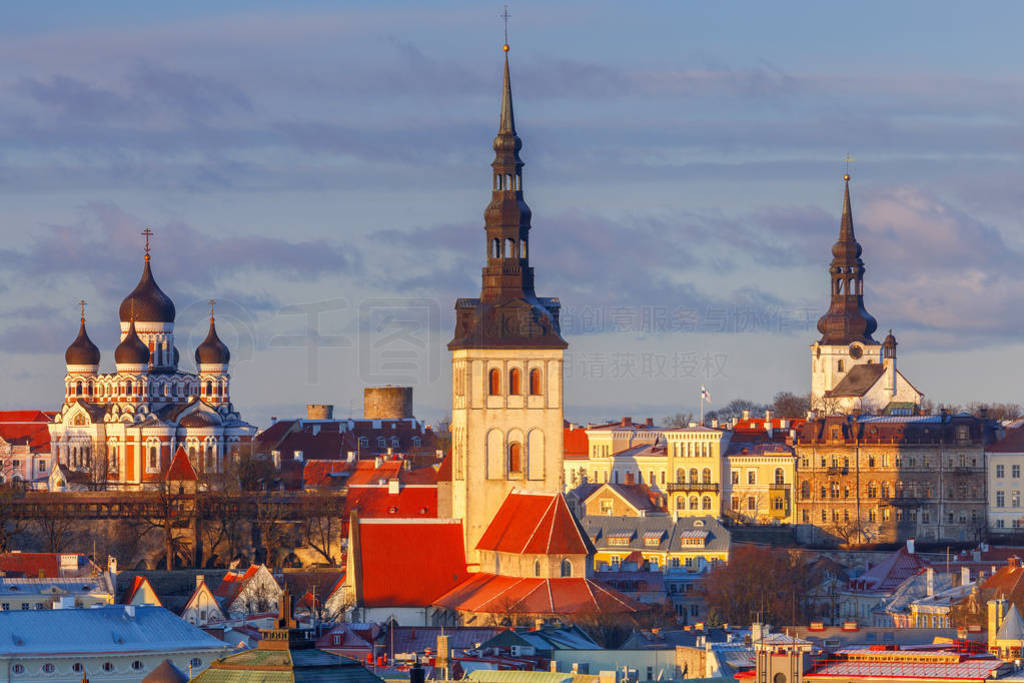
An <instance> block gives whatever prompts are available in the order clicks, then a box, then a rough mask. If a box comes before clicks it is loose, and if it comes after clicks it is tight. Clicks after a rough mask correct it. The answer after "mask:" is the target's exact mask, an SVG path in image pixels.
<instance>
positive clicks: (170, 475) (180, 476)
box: [164, 446, 199, 481]
mask: <svg viewBox="0 0 1024 683" xmlns="http://www.w3.org/2000/svg"><path fill="white" fill-rule="evenodd" d="M164 481H199V477H197V476H196V471H195V469H193V468H192V463H191V462H189V460H188V453H186V452H185V447H184V446H178V450H176V451H175V452H174V458H173V459H172V460H171V464H170V465H169V466H168V467H167V474H165V475H164Z"/></svg>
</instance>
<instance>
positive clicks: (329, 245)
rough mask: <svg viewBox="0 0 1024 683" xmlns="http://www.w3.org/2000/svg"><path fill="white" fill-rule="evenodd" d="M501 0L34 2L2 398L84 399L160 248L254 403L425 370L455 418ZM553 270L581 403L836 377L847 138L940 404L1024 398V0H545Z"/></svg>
mask: <svg viewBox="0 0 1024 683" xmlns="http://www.w3.org/2000/svg"><path fill="white" fill-rule="evenodd" d="M501 11H502V5H501V4H493V5H492V4H488V3H481V2H478V1H477V2H469V1H467V2H437V3H430V4H429V5H425V4H423V3H412V2H407V3H406V2H387V3H381V2H326V1H325V2H291V3H288V5H287V7H285V6H284V5H283V4H281V3H272V2H241V1H226V2H219V3H203V2H190V1H182V2H177V3H163V4H157V3H138V2H128V1H126V0H125V1H121V0H118V1H110V2H100V3H71V2H67V3H61V2H46V1H45V0H44V1H41V2H36V3H6V4H5V5H4V6H3V8H0V207H2V210H0V408H5V409H13V408H42V409H49V410H55V409H57V408H58V407H59V405H60V402H61V399H62V392H63V383H62V380H63V373H64V363H63V351H64V349H65V347H66V346H67V345H68V344H69V343H70V342H71V341H72V340H73V339H74V337H75V335H76V333H77V326H78V306H77V303H76V302H77V301H78V300H79V299H82V298H84V299H86V300H87V301H88V310H87V317H88V329H89V333H90V335H91V336H92V338H93V340H94V341H95V342H96V343H97V345H99V346H100V348H101V350H102V351H103V369H104V370H111V369H112V367H113V348H114V346H115V345H116V343H117V331H118V320H117V307H118V305H119V304H120V301H121V300H122V299H123V298H124V296H125V295H127V294H128V293H129V292H130V291H131V290H132V288H134V286H135V284H136V283H137V281H138V278H139V275H140V273H141V268H142V238H141V237H140V236H139V232H140V231H141V230H142V229H143V228H145V227H147V226H148V227H151V228H152V229H153V230H154V232H155V233H156V234H155V237H154V238H153V269H154V273H155V276H156V279H157V281H158V282H159V284H160V286H161V287H162V288H163V290H164V291H165V292H166V293H167V294H168V295H170V296H171V297H172V298H173V299H174V301H175V303H176V305H177V309H178V316H177V323H176V329H175V334H176V340H177V345H178V347H179V348H180V349H181V352H182V358H183V362H182V367H183V368H185V369H189V370H191V368H192V367H193V364H192V360H191V359H192V354H193V351H194V348H195V346H196V345H197V344H198V343H199V342H200V341H201V340H202V338H203V337H204V336H205V333H206V316H207V310H208V306H207V304H206V302H207V300H208V299H210V298H213V299H216V300H217V301H218V304H217V319H218V330H219V331H220V333H221V337H222V338H223V339H224V341H225V342H226V343H227V344H228V346H229V347H230V348H231V351H232V365H231V374H232V398H233V401H234V403H235V405H236V407H238V409H239V410H240V411H241V412H242V415H243V417H244V418H246V419H248V420H249V421H251V422H253V423H254V424H257V425H260V426H265V425H266V424H267V423H268V421H269V420H270V418H271V416H277V417H287V416H295V415H299V414H301V413H302V412H303V411H304V405H305V404H307V403H332V404H334V405H335V406H336V414H337V415H340V416H348V415H358V414H360V412H361V405H362V398H361V397H362V388H363V387H364V386H368V385H378V384H388V383H390V384H401V385H405V384H408V385H412V386H413V387H414V389H415V404H416V413H417V416H419V417H422V418H424V419H426V420H428V421H431V422H434V421H437V420H439V419H442V418H443V417H445V416H446V415H448V414H449V412H450V371H449V355H448V352H447V350H446V348H445V344H446V343H447V342H448V341H449V339H450V338H451V331H452V329H453V323H454V314H453V305H454V302H455V299H456V298H457V297H460V296H476V295H477V294H478V292H479V288H480V268H481V267H482V265H483V261H484V254H485V251H484V250H485V240H484V232H483V209H484V207H485V206H486V205H487V203H488V201H489V199H490V197H489V189H490V182H491V180H490V167H489V164H490V162H491V160H492V159H493V151H492V149H491V142H492V140H493V137H494V134H495V131H496V129H497V123H498V106H499V98H500V90H499V88H500V79H501V69H502V52H501V44H502V42H503V35H502V20H501V19H500V17H499V15H500V14H501ZM509 12H510V14H511V19H510V22H509V42H510V44H511V51H510V53H509V55H510V59H511V68H512V89H513V94H514V100H515V107H516V124H517V128H518V132H519V134H520V136H521V137H522V139H523V151H522V157H523V159H524V161H525V162H526V166H525V169H524V188H525V192H526V201H527V202H528V204H529V205H530V207H531V208H532V210H533V230H532V233H531V254H530V260H531V264H532V265H533V267H534V269H535V274H536V282H537V293H538V294H539V295H541V296H557V297H559V298H560V299H561V302H562V307H563V336H565V338H566V339H567V341H568V342H569V344H570V346H569V350H568V352H567V356H566V381H565V391H566V398H565V403H566V408H565V412H566V416H567V418H569V419H573V420H576V421H580V422H586V421H588V420H590V421H597V420H601V419H605V418H616V417H619V416H623V415H632V416H635V417H646V416H652V417H655V418H656V419H658V418H661V417H663V416H666V415H671V414H674V413H676V412H686V411H693V410H695V409H696V406H697V401H698V396H699V393H698V392H699V388H700V386H701V385H705V386H707V387H708V389H709V391H710V393H711V395H712V404H711V405H710V406H709V407H711V408H713V407H715V405H721V404H724V403H726V402H727V401H729V400H730V399H732V398H747V399H751V400H755V401H770V399H771V398H772V396H773V395H774V394H775V393H776V392H778V391H793V392H797V393H806V392H807V391H809V385H810V357H809V348H808V347H809V345H810V344H811V343H812V342H814V341H815V340H816V339H817V337H818V335H817V332H816V329H815V324H816V321H817V319H818V317H819V316H820V315H821V314H822V313H824V311H825V309H826V308H827V299H828V284H827V267H828V262H829V259H830V258H831V254H830V249H831V245H832V244H833V242H834V241H835V239H836V236H837V233H838V229H839V219H840V210H841V202H842V192H843V185H842V174H843V172H844V169H845V164H844V161H843V159H844V158H845V157H846V156H847V154H851V155H852V156H853V158H854V161H853V162H852V164H851V166H850V173H851V175H852V176H853V180H852V183H851V190H852V196H853V213H854V223H855V228H856V234H857V237H858V240H859V241H860V243H861V245H862V246H863V249H864V253H863V258H864V261H865V264H866V266H867V274H866V277H865V290H866V293H865V303H866V307H867V309H868V310H869V311H870V312H871V313H872V315H874V316H875V317H876V318H877V319H878V321H879V331H880V332H881V335H880V336H884V334H885V332H886V331H888V329H890V328H891V329H892V330H893V331H894V333H895V335H896V337H897V339H898V340H899V367H900V369H901V371H902V372H903V373H904V374H905V375H906V376H907V377H908V378H909V379H910V380H911V382H913V383H914V384H915V386H917V387H918V388H919V389H920V390H921V391H923V392H924V393H925V395H926V397H927V398H930V399H932V400H934V401H937V402H953V403H967V402H970V401H1013V402H1024V396H1022V395H1021V390H1020V387H1021V386H1022V384H1024V382H1022V379H1024V370H1022V369H1021V368H1022V364H1021V363H1020V362H1019V358H1020V356H1021V354H1022V353H1024V343H1022V342H1021V339H1022V333H1024V316H1021V315H1020V314H1019V311H1020V310H1021V309H1022V306H1024V270H1022V269H1021V268H1020V265H1019V264H1020V263H1021V262H1022V256H1024V232H1022V230H1021V227H1020V226H1021V221H1022V218H1024V190H1022V188H1024V165H1022V154H1024V123H1022V117H1021V114H1020V112H1021V111H1022V110H1024V77H1022V76H1021V57H1020V50H1019V47H1018V43H1019V35H1018V33H1019V30H1018V27H1019V26H1020V25H1021V23H1022V20H1024V5H1021V4H1019V3H1010V2H1005V3H999V2H991V3H985V4H984V5H980V6H979V5H969V4H964V3H953V2H948V3H946V2H928V3H924V2H904V3H895V4H894V3H889V2H864V3H855V4H854V5H850V4H846V5H838V4H835V3H812V2H806V3H796V2H793V3H761V2H736V3H697V2H646V3H640V4H637V3H617V2H562V3H550V2H511V3H510V4H509Z"/></svg>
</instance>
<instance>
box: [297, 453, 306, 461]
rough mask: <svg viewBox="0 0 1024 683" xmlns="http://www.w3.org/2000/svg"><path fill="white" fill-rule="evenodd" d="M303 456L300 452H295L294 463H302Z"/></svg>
mask: <svg viewBox="0 0 1024 683" xmlns="http://www.w3.org/2000/svg"><path fill="white" fill-rule="evenodd" d="M304 457H305V454H304V453H303V452H302V451H295V462H302V460H303V458H304Z"/></svg>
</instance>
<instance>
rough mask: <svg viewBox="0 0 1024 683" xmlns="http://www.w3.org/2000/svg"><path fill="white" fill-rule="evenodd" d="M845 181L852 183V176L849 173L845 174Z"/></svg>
mask: <svg viewBox="0 0 1024 683" xmlns="http://www.w3.org/2000/svg"><path fill="white" fill-rule="evenodd" d="M843 180H845V181H846V182H850V174H849V173H844V174H843Z"/></svg>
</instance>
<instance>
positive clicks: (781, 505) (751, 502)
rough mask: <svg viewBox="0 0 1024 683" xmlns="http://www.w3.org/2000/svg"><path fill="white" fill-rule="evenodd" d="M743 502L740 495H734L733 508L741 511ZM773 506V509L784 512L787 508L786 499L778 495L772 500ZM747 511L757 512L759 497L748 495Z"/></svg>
mask: <svg viewBox="0 0 1024 683" xmlns="http://www.w3.org/2000/svg"><path fill="white" fill-rule="evenodd" d="M741 502H742V501H741V499H740V496H733V497H732V509H733V510H734V511H736V512H739V511H740V504H741ZM771 507H772V509H773V510H777V511H780V512H784V511H785V510H786V499H785V498H783V497H781V496H776V497H775V498H773V499H772V501H771ZM747 512H757V498H756V497H755V496H747Z"/></svg>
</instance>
